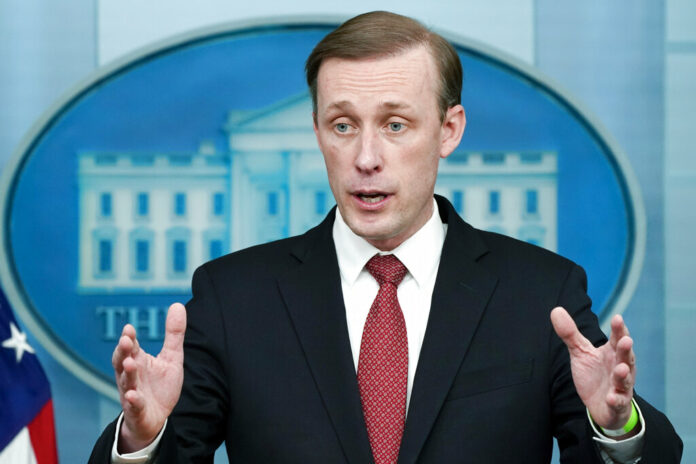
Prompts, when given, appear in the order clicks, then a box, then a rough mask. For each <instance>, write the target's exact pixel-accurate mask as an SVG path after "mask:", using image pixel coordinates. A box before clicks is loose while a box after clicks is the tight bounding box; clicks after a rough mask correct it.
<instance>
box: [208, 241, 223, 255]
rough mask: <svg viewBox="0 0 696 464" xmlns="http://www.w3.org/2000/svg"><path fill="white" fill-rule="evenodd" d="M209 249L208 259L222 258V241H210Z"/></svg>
mask: <svg viewBox="0 0 696 464" xmlns="http://www.w3.org/2000/svg"><path fill="white" fill-rule="evenodd" d="M209 248H210V249H209V251H210V259H215V258H219V257H220V256H222V240H211V241H210V246H209Z"/></svg>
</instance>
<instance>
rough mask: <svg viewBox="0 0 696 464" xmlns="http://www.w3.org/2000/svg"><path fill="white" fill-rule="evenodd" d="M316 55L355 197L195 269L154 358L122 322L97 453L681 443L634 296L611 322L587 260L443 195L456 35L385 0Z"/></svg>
mask: <svg viewBox="0 0 696 464" xmlns="http://www.w3.org/2000/svg"><path fill="white" fill-rule="evenodd" d="M306 71H307V81H308V84H309V86H310V92H311V94H312V99H313V104H314V114H313V118H314V130H315V133H316V136H317V141H318V143H319V147H320V148H321V151H322V153H323V155H324V159H325V162H326V167H327V171H328V176H329V182H330V184H331V189H332V192H333V194H334V197H335V198H336V202H337V204H338V208H337V209H334V211H332V212H331V213H330V214H329V216H328V217H327V218H326V219H325V220H324V222H322V224H320V225H319V226H318V227H316V228H314V229H312V230H310V231H308V232H307V233H306V234H304V235H303V236H300V237H294V238H290V239H287V240H281V241H278V242H274V243H270V244H266V245H262V246H258V247H253V248H250V249H247V250H242V251H240V252H237V253H234V254H232V255H228V256H226V257H223V258H221V259H218V260H215V261H212V262H210V263H207V264H205V265H204V266H202V267H201V268H199V269H198V270H197V271H196V273H195V275H194V278H193V298H192V300H191V301H190V302H189V303H188V304H187V308H186V309H185V310H184V308H183V306H181V305H179V304H175V305H172V307H171V308H170V310H169V314H168V317H167V328H166V337H165V341H164V346H163V349H162V352H161V353H160V355H159V356H158V357H157V358H153V357H151V356H149V355H147V354H146V353H144V352H143V351H142V350H141V349H140V348H139V346H138V343H137V340H136V338H135V331H134V329H133V328H132V327H131V326H126V327H125V328H124V330H123V336H122V337H121V339H120V341H119V343H118V346H117V347H116V349H115V351H114V356H113V364H114V369H115V372H116V380H117V384H118V388H119V392H120V395H121V404H122V406H123V410H124V412H123V414H122V416H121V417H120V418H119V419H118V420H117V421H116V422H115V423H113V424H111V425H110V426H109V427H108V428H107V429H106V431H105V432H104V434H103V435H102V437H101V438H100V441H99V442H98V443H97V446H96V447H95V450H94V452H93V454H92V458H91V461H92V462H107V461H108V460H109V459H110V458H111V457H113V459H114V462H149V461H148V460H150V459H156V460H157V461H158V462H164V463H169V462H212V456H213V454H214V451H215V449H216V448H217V447H218V446H219V445H220V443H222V442H223V441H224V442H225V444H226V446H227V453H228V455H229V458H230V462H244V463H250V462H259V463H268V462H293V463H294V462H297V463H339V462H348V463H368V462H376V463H378V464H382V463H394V462H396V460H397V457H398V462H400V463H416V462H418V463H449V462H452V463H458V462H533V463H538V462H548V461H549V460H550V456H551V442H552V440H551V437H552V436H556V437H557V439H558V441H559V446H560V450H561V459H562V461H563V462H579V463H587V462H603V461H604V462H611V459H615V460H617V461H619V462H634V461H635V460H636V459H637V458H639V457H642V458H643V461H644V462H661V463H666V462H678V460H679V457H680V455H681V441H680V440H679V438H678V437H677V436H676V434H675V432H674V430H673V429H672V427H671V425H670V424H669V422H668V421H667V420H666V418H665V417H664V416H663V415H662V414H661V413H659V412H658V411H656V410H655V409H654V408H652V407H651V406H650V405H649V404H647V403H645V402H644V401H643V400H641V399H640V398H639V397H635V398H634V395H633V385H634V382H635V356H634V353H633V350H632V340H631V339H630V338H629V336H628V330H627V329H626V327H625V326H624V324H623V322H622V320H621V318H620V317H616V318H615V319H614V320H613V321H612V334H611V337H610V340H609V341H608V342H606V339H605V338H604V335H603V334H602V333H601V331H600V330H599V328H598V326H597V320H596V318H595V316H594V315H593V313H592V312H591V310H590V300H589V298H588V297H587V295H586V288H585V276H584V272H583V271H582V270H581V269H580V268H579V267H578V266H576V265H574V264H573V263H571V262H569V261H567V260H565V259H563V258H560V257H558V256H556V255H554V254H552V253H550V252H547V251H545V250H542V249H540V248H537V247H533V246H531V245H528V244H523V243H520V242H518V241H515V240H512V239H509V238H506V237H503V236H500V235H497V234H492V233H486V232H482V231H477V230H475V229H473V228H472V227H470V226H469V225H467V224H466V223H464V222H463V221H462V220H461V219H460V218H459V217H458V216H457V214H456V213H455V211H454V209H453V208H452V206H451V205H450V204H449V203H448V202H447V201H446V200H444V199H442V198H439V197H438V198H436V199H434V198H433V192H434V185H435V178H436V175H437V168H438V161H439V159H441V158H446V157H447V156H448V155H449V154H450V153H451V152H452V151H453V150H454V149H455V148H456V147H457V145H458V144H459V142H460V139H461V137H462V134H463V131H464V126H465V115H464V109H463V108H462V106H461V105H460V102H459V99H460V93H461V82H462V71H461V64H460V63H459V59H458V57H457V55H456V53H455V51H454V50H453V49H452V47H451V46H450V45H449V44H447V42H446V41H445V40H444V39H442V38H441V37H439V36H438V35H436V34H433V33H430V32H429V31H427V30H426V29H424V28H423V27H422V26H421V25H420V24H419V23H417V22H415V21H413V20H411V19H409V18H404V17H401V16H398V15H393V14H391V13H385V12H374V13H368V14H365V15H361V16H358V17H356V18H353V19H351V20H349V21H348V22H346V23H344V24H343V25H342V26H341V27H339V28H338V29H337V30H336V31H334V32H332V33H331V34H329V35H328V36H327V37H326V38H325V39H324V40H322V42H321V43H320V44H319V45H317V47H316V48H315V49H314V51H313V52H312V54H311V55H310V57H309V59H308V61H307V66H306ZM375 255H377V256H375ZM384 255H386V257H385V256H384ZM560 306H563V307H564V308H565V309H563V308H556V309H553V311H551V309H552V308H554V307H560ZM566 310H567V311H566ZM549 313H550V315H549ZM549 316H550V317H549ZM187 317H188V325H187ZM552 325H553V326H552ZM578 328H579V330H578ZM554 329H555V333H554ZM556 334H558V335H556ZM559 336H560V338H559ZM561 338H562V340H561ZM564 342H565V344H564ZM593 344H594V345H597V346H599V347H598V348H595V346H593ZM566 346H567V348H566ZM568 353H570V357H569V354H568ZM184 355H185V362H184ZM182 365H183V367H182ZM571 368H572V371H571ZM356 371H357V372H356ZM356 374H357V375H356ZM182 383H183V389H182ZM634 399H635V403H634V402H633V400H634ZM636 403H637V407H636ZM168 418H169V419H168ZM590 418H591V419H590ZM612 437H613V438H612ZM130 453H135V454H130ZM138 456H143V457H138ZM129 459H130V460H129Z"/></svg>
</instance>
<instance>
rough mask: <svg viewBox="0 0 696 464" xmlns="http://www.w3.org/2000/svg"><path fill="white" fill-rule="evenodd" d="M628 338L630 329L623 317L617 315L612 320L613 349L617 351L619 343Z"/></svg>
mask: <svg viewBox="0 0 696 464" xmlns="http://www.w3.org/2000/svg"><path fill="white" fill-rule="evenodd" d="M627 336H628V327H626V324H625V323H624V320H623V318H622V317H621V315H619V314H617V315H616V316H614V317H613V318H612V319H611V337H609V343H610V344H611V347H612V348H614V349H616V344H617V343H618V342H619V340H621V339H622V338H623V337H627Z"/></svg>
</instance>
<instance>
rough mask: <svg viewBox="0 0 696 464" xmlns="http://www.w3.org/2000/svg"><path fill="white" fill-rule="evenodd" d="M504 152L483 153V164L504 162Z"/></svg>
mask: <svg viewBox="0 0 696 464" xmlns="http://www.w3.org/2000/svg"><path fill="white" fill-rule="evenodd" d="M504 163H505V153H484V154H483V164H504Z"/></svg>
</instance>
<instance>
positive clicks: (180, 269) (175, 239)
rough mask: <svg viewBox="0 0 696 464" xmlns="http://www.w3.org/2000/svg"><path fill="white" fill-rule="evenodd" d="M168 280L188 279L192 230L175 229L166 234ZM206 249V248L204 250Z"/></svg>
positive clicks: (185, 228) (184, 228)
mask: <svg viewBox="0 0 696 464" xmlns="http://www.w3.org/2000/svg"><path fill="white" fill-rule="evenodd" d="M165 235H166V237H167V239H166V241H167V242H166V248H165V249H166V250H167V253H166V254H167V258H166V259H167V266H166V269H167V278H168V279H172V280H178V279H181V278H182V277H187V276H186V272H187V271H188V267H189V262H190V260H191V256H189V253H190V251H191V250H190V248H189V244H190V243H191V230H190V229H188V228H187V227H173V228H171V229H169V230H167V232H166V234H165ZM204 249H205V248H204Z"/></svg>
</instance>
